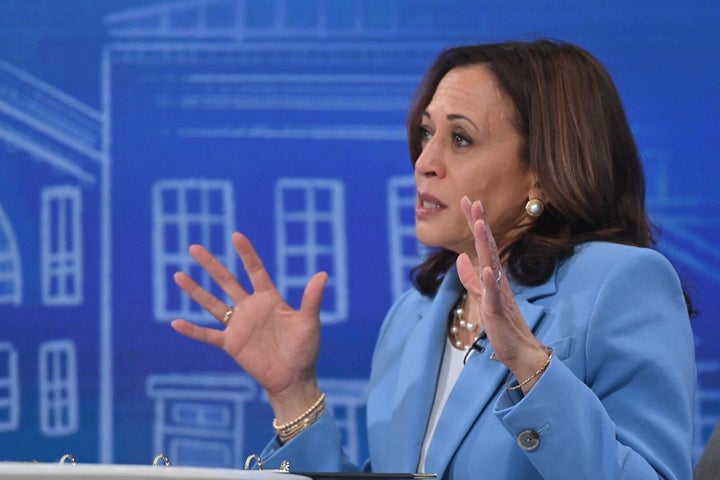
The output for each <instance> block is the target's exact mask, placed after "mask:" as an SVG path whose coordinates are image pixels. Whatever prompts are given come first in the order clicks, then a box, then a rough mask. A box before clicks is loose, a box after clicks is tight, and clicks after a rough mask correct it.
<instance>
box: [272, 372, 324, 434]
mask: <svg viewBox="0 0 720 480" xmlns="http://www.w3.org/2000/svg"><path fill="white" fill-rule="evenodd" d="M320 395H322V391H321V390H320V386H319V385H318V383H317V381H316V380H315V379H313V380H312V381H309V382H306V383H302V384H297V385H293V386H292V387H288V388H286V389H285V390H283V391H282V392H278V393H272V394H271V393H270V392H268V393H267V396H268V401H269V402H270V406H271V407H272V410H273V413H274V414H275V421H276V423H277V424H285V423H288V422H291V421H292V420H294V419H296V418H298V417H300V416H301V415H303V413H305V412H306V411H307V410H308V409H309V408H310V407H311V406H312V405H313V404H314V403H315V402H316V401H317V400H318V398H320Z"/></svg>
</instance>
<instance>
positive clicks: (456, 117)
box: [423, 110, 480, 130]
mask: <svg viewBox="0 0 720 480" xmlns="http://www.w3.org/2000/svg"><path fill="white" fill-rule="evenodd" d="M423 117H427V118H429V119H432V115H430V112H428V111H427V110H425V111H424V112H423ZM446 118H447V119H448V120H465V121H467V122H468V123H470V125H472V126H473V127H475V130H480V129H479V128H478V126H477V125H475V122H473V121H472V120H470V119H469V118H468V117H466V116H465V115H460V114H459V113H451V114H449V115H448V116H447V117H446Z"/></svg>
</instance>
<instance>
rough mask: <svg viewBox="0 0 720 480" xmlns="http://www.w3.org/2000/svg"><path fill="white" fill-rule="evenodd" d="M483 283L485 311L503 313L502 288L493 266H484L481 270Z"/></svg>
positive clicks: (483, 305) (483, 306) (483, 307)
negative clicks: (497, 280)
mask: <svg viewBox="0 0 720 480" xmlns="http://www.w3.org/2000/svg"><path fill="white" fill-rule="evenodd" d="M480 276H481V277H482V284H483V287H484V288H483V303H482V309H483V311H484V312H485V313H490V314H495V315H503V313H504V309H503V303H502V288H501V285H500V284H499V283H498V282H496V279H497V275H496V272H495V271H494V270H493V269H492V268H491V267H484V268H483V269H482V271H481V272H480ZM485 317H487V316H485Z"/></svg>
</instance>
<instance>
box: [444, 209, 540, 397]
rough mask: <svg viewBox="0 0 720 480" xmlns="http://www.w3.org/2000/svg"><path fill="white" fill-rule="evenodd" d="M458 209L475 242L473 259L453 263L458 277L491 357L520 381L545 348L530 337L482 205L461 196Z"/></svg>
mask: <svg viewBox="0 0 720 480" xmlns="http://www.w3.org/2000/svg"><path fill="white" fill-rule="evenodd" d="M460 207H461V209H462V211H463V214H464V215H465V219H466V220H467V222H468V226H469V227H470V230H471V231H472V234H473V237H474V239H475V253H476V258H475V261H473V260H472V259H471V258H470V256H469V255H468V254H467V253H461V254H460V255H459V256H458V258H457V263H456V264H457V270H458V276H459V277H460V281H461V282H462V284H463V285H464V286H465V289H466V290H467V292H468V295H469V296H470V297H471V298H472V299H474V300H475V302H477V305H478V309H479V311H480V316H481V319H482V322H483V326H484V328H485V333H486V334H487V337H488V341H489V342H490V344H491V345H492V348H493V350H494V352H495V358H496V359H497V360H499V361H501V362H502V363H504V364H505V365H506V366H507V367H508V368H509V369H510V371H512V373H513V374H514V375H515V377H516V378H517V379H518V380H519V381H523V380H525V379H527V378H530V377H531V376H532V375H533V374H534V373H535V372H536V371H537V370H538V369H539V368H540V367H541V366H542V365H543V364H544V363H545V362H546V361H547V357H548V351H547V348H546V347H545V345H543V343H542V342H541V341H540V340H538V339H537V338H536V337H535V335H533V333H532V331H531V330H530V328H529V327H528V326H527V323H526V322H525V318H523V316H522V313H521V312H520V308H519V307H518V304H517V301H516V300H515V295H514V294H513V292H512V289H511V288H510V283H509V282H508V280H507V278H506V276H505V274H504V271H503V268H502V263H501V261H500V258H499V254H498V249H497V245H496V244H495V239H494V238H493V236H492V232H491V231H490V227H489V226H488V224H487V219H486V216H485V211H484V209H483V206H482V203H481V202H480V201H475V202H471V201H470V199H468V198H467V197H463V199H462V200H461V202H460ZM536 381H537V379H534V380H533V381H531V382H528V383H527V384H525V385H523V387H522V389H523V392H524V393H527V392H529V391H530V389H531V388H532V386H533V385H534V383H535V382H536Z"/></svg>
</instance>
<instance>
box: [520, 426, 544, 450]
mask: <svg viewBox="0 0 720 480" xmlns="http://www.w3.org/2000/svg"><path fill="white" fill-rule="evenodd" d="M517 444H518V445H520V448H522V449H523V450H525V451H526V452H532V451H533V450H536V449H537V448H538V447H539V446H540V435H539V434H538V433H537V432H536V431H535V430H523V431H522V432H520V435H518V437H517Z"/></svg>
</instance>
